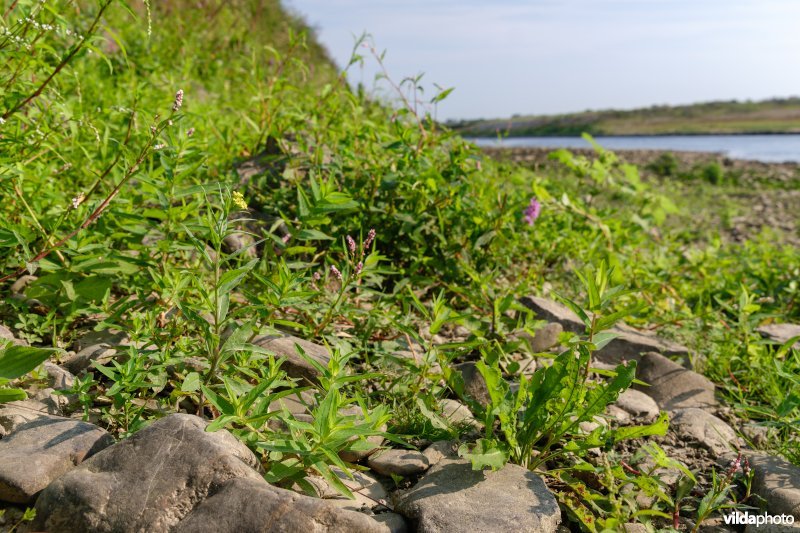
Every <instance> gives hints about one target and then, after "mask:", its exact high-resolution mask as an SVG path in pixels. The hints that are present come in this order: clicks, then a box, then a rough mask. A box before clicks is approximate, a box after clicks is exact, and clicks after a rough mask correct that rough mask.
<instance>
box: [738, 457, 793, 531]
mask: <svg viewBox="0 0 800 533" xmlns="http://www.w3.org/2000/svg"><path fill="white" fill-rule="evenodd" d="M747 460H748V461H749V462H750V466H751V467H752V468H753V470H755V476H754V477H753V487H752V489H753V492H755V493H756V494H758V495H759V496H761V497H762V498H764V499H765V500H767V508H768V509H769V512H770V513H771V514H787V515H792V516H794V518H795V525H798V523H800V467H797V466H795V465H793V464H792V463H789V462H788V461H784V460H783V459H781V458H779V457H773V456H770V455H764V454H759V453H748V454H747Z"/></svg>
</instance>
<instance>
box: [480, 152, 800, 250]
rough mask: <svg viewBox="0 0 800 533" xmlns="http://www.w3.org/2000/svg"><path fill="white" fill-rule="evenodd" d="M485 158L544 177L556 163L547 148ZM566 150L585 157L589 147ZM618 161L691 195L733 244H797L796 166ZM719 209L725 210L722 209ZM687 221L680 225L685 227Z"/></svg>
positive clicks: (706, 156)
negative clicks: (762, 240) (772, 239)
mask: <svg viewBox="0 0 800 533" xmlns="http://www.w3.org/2000/svg"><path fill="white" fill-rule="evenodd" d="M483 151H484V153H486V154H487V155H488V156H490V157H492V158H496V159H500V160H504V161H512V162H514V163H519V164H522V165H525V166H527V167H529V168H532V169H534V170H535V171H538V172H542V173H547V172H551V171H554V170H556V171H557V169H558V167H559V166H560V163H559V162H558V161H556V160H555V159H553V158H552V157H550V154H552V153H553V151H554V150H552V149H549V148H485V149H484V150H483ZM570 152H572V153H574V154H578V155H582V156H586V157H589V158H593V157H595V156H596V153H595V152H594V151H593V150H591V149H571V150H570ZM614 153H615V154H616V155H617V156H618V157H619V159H620V160H621V161H623V162H625V163H631V164H634V165H636V166H637V167H639V170H640V172H641V174H642V176H643V177H644V178H645V179H647V180H649V181H650V182H651V183H655V184H657V186H658V187H659V188H660V190H661V191H662V192H665V193H667V194H669V195H678V194H679V195H682V196H684V197H694V198H695V199H696V200H697V205H696V206H692V209H691V210H692V211H693V212H695V213H697V212H698V210H700V211H702V212H703V214H704V215H706V216H707V220H704V223H709V222H710V223H711V224H713V225H714V226H715V227H717V228H719V230H720V233H721V234H722V235H723V236H724V237H726V238H728V239H730V240H732V241H735V242H744V241H745V240H747V239H753V238H756V237H757V236H758V235H759V234H760V233H761V232H762V231H763V230H764V229H769V230H772V231H774V232H775V234H776V237H777V238H778V239H780V241H781V242H785V243H786V244H789V245H793V246H800V217H798V213H800V164H797V163H762V162H758V161H746V160H741V159H731V158H729V157H726V156H724V155H722V154H717V153H709V152H673V151H659V150H617V151H615V152H614ZM723 207H729V208H730V209H728V210H727V211H724V210H723ZM686 222H691V221H681V222H680V223H682V224H683V223H686Z"/></svg>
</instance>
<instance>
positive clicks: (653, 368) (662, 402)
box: [635, 352, 717, 411]
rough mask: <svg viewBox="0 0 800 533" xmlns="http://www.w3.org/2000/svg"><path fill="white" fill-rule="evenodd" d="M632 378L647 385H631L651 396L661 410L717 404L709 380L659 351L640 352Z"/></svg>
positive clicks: (712, 385)
mask: <svg viewBox="0 0 800 533" xmlns="http://www.w3.org/2000/svg"><path fill="white" fill-rule="evenodd" d="M636 377H637V378H638V379H640V380H642V381H644V382H645V383H648V384H649V385H650V386H649V387H642V386H635V387H636V388H637V389H639V390H641V391H642V392H644V393H645V394H647V395H648V396H650V397H651V398H653V399H654V400H655V401H656V403H657V404H658V406H659V407H660V408H661V409H665V410H667V411H672V410H674V409H682V408H689V407H714V406H716V405H717V400H716V398H715V397H714V384H713V383H711V381H709V380H708V379H707V378H705V377H704V376H701V375H700V374H698V373H697V372H693V371H691V370H687V369H686V368H683V367H682V366H681V365H679V364H678V363H675V362H674V361H670V360H669V359H667V358H666V357H664V356H663V355H661V354H658V353H654V352H651V353H646V354H644V355H643V356H642V360H641V363H640V364H639V368H638V369H637V372H636Z"/></svg>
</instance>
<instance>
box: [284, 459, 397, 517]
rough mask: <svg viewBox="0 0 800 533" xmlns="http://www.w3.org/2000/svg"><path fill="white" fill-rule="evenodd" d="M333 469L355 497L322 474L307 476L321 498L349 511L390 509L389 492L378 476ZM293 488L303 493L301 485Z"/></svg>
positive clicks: (307, 479)
mask: <svg viewBox="0 0 800 533" xmlns="http://www.w3.org/2000/svg"><path fill="white" fill-rule="evenodd" d="M331 471H332V472H333V473H334V474H335V475H336V477H338V478H339V479H340V480H341V482H342V483H343V484H344V485H345V486H346V487H347V488H348V489H350V491H351V492H352V493H353V496H354V498H355V499H352V500H351V499H350V498H347V497H346V496H344V495H343V494H342V493H341V492H339V491H338V490H337V489H336V488H334V487H333V486H332V485H331V484H330V483H328V481H327V480H325V478H323V477H321V476H308V477H306V481H308V482H309V483H310V484H311V485H313V487H314V489H315V490H316V492H317V494H316V495H317V496H318V497H319V498H323V499H325V500H327V501H329V502H331V503H332V504H333V505H335V506H336V507H338V508H339V509H346V510H349V511H359V512H368V513H372V512H373V511H378V510H384V511H385V510H387V509H388V508H387V507H386V500H387V498H388V497H389V494H388V493H387V492H386V489H385V488H384V486H383V485H382V484H381V482H380V481H379V480H378V479H377V478H376V477H374V476H373V475H371V474H369V473H368V472H359V471H357V470H353V471H351V472H350V476H348V475H347V474H345V473H344V472H342V471H341V470H340V469H339V468H337V467H332V468H331ZM351 476H352V477H351ZM292 490H294V491H295V492H298V493H301V494H302V493H303V491H302V489H301V488H300V487H299V486H294V487H292Z"/></svg>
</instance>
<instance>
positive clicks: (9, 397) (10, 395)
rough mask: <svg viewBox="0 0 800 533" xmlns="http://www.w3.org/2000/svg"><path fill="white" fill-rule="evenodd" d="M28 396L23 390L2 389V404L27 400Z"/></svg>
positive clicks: (0, 397) (0, 394)
mask: <svg viewBox="0 0 800 533" xmlns="http://www.w3.org/2000/svg"><path fill="white" fill-rule="evenodd" d="M27 398H28V395H27V394H25V391H24V390H22V389H0V403H7V402H16V401H19V400H26V399H27Z"/></svg>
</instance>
